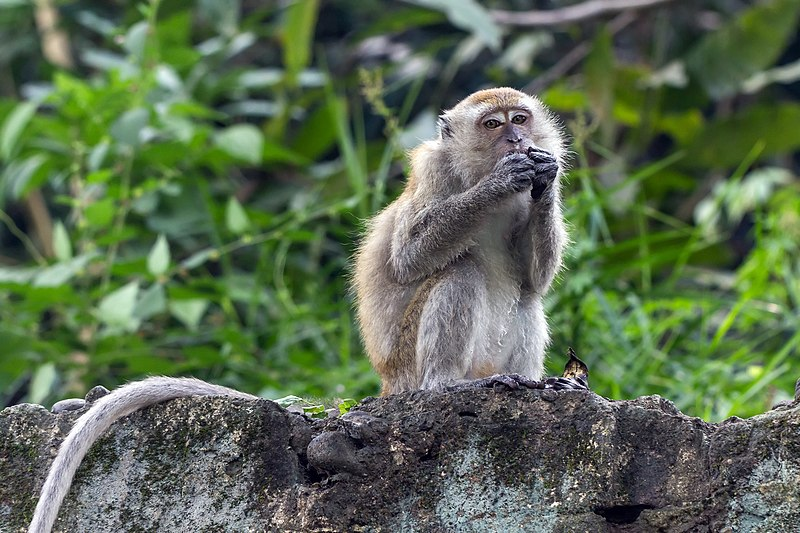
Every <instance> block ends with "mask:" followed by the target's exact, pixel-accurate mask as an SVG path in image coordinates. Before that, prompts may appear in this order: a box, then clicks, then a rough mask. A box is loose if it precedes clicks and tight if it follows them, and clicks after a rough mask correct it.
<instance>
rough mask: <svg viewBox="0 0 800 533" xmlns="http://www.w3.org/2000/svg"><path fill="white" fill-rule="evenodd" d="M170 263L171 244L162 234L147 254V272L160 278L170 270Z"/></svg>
mask: <svg viewBox="0 0 800 533" xmlns="http://www.w3.org/2000/svg"><path fill="white" fill-rule="evenodd" d="M169 261H170V255H169V243H168V242H167V238H166V237H164V234H163V233H162V234H161V235H159V236H158V238H157V239H156V242H155V244H154V245H153V247H152V248H151V249H150V253H149V254H147V271H148V272H150V273H151V274H152V275H154V276H160V275H162V274H164V273H165V272H166V271H167V269H168V268H169Z"/></svg>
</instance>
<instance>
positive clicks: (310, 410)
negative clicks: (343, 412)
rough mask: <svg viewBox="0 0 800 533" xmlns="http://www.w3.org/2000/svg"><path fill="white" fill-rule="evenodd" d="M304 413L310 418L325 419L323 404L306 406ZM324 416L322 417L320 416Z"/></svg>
mask: <svg viewBox="0 0 800 533" xmlns="http://www.w3.org/2000/svg"><path fill="white" fill-rule="evenodd" d="M303 412H304V413H305V414H307V415H309V416H313V417H317V418H325V416H324V415H325V406H324V405H322V404H318V405H304V406H303ZM320 415H322V416H320Z"/></svg>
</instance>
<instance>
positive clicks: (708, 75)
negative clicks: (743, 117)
mask: <svg viewBox="0 0 800 533" xmlns="http://www.w3.org/2000/svg"><path fill="white" fill-rule="evenodd" d="M798 13H800V0H772V1H768V2H760V3H758V4H756V5H754V6H753V7H751V8H750V9H748V10H747V11H745V12H743V13H740V14H738V15H736V16H735V17H734V18H733V19H732V20H731V21H730V22H728V23H727V24H726V25H725V26H723V27H722V28H719V29H718V30H715V31H714V32H711V33H709V34H708V35H706V37H704V38H703V39H702V40H701V41H700V43H699V44H698V45H697V46H696V47H695V48H694V49H693V50H691V51H690V52H689V55H688V56H687V58H686V66H687V68H688V69H689V71H690V72H691V73H692V75H693V76H694V77H695V78H696V79H697V80H698V81H699V82H700V84H701V85H702V86H703V87H704V88H705V89H706V92H707V93H708V94H709V95H710V96H711V97H712V98H714V99H720V98H724V97H726V96H730V95H733V94H736V93H737V92H738V91H739V90H740V88H741V87H742V84H743V83H744V82H745V80H747V79H748V78H750V77H751V76H752V75H754V74H756V73H757V72H759V71H761V70H764V69H766V68H768V67H770V66H771V65H773V64H774V62H775V60H776V59H777V58H778V56H779V55H780V54H781V52H782V51H783V49H784V48H785V47H786V46H787V44H788V41H789V39H791V38H793V37H794V35H795V34H796V32H797V17H798Z"/></svg>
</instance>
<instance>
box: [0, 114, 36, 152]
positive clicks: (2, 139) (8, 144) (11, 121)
mask: <svg viewBox="0 0 800 533" xmlns="http://www.w3.org/2000/svg"><path fill="white" fill-rule="evenodd" d="M38 107H39V104H38V103H36V102H23V103H21V104H19V105H18V106H17V107H16V108H15V109H14V111H12V112H11V114H10V115H8V117H6V120H5V121H4V122H3V128H2V130H0V157H2V158H3V159H4V160H6V161H7V160H8V159H10V158H11V155H12V154H13V153H14V149H15V148H16V147H17V143H18V141H19V137H20V135H21V134H22V132H23V131H24V130H25V127H26V126H27V125H28V123H29V122H30V121H31V119H32V118H33V115H35V114H36V109H37V108H38Z"/></svg>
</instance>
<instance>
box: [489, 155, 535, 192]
mask: <svg viewBox="0 0 800 533" xmlns="http://www.w3.org/2000/svg"><path fill="white" fill-rule="evenodd" d="M535 177H536V162H535V161H534V160H533V159H531V158H530V157H529V156H528V155H527V154H523V153H520V152H509V153H507V154H506V155H504V156H503V157H502V159H500V161H498V162H497V164H496V165H495V167H494V170H493V171H492V174H491V175H490V176H489V179H488V180H486V185H487V186H490V187H492V188H499V189H500V191H499V192H500V193H501V195H503V196H506V195H509V194H514V193H518V192H523V191H527V190H530V188H531V186H532V185H533V180H534V178H535Z"/></svg>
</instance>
